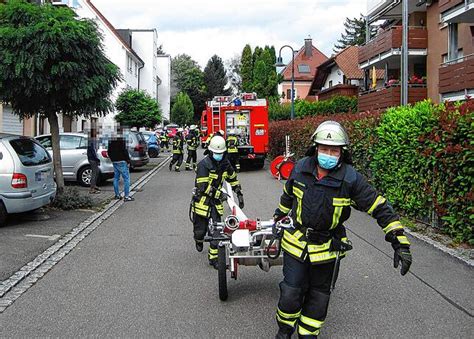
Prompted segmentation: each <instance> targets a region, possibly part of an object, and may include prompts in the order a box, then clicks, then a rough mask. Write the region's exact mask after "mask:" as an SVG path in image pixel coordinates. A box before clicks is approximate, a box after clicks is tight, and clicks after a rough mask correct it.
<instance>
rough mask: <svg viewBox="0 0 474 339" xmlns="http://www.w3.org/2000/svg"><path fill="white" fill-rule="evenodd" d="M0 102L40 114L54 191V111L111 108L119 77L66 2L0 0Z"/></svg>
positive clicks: (90, 28)
mask: <svg viewBox="0 0 474 339" xmlns="http://www.w3.org/2000/svg"><path fill="white" fill-rule="evenodd" d="M0 37H1V39H0V101H3V102H8V103H10V104H11V106H12V108H13V111H14V112H15V114H17V115H19V116H20V118H30V117H33V116H34V115H35V114H40V115H42V116H45V117H46V118H47V119H48V122H49V124H50V126H51V139H52V146H53V158H54V169H55V172H56V183H57V185H58V194H59V195H61V194H62V192H63V190H64V178H63V174H62V167H61V156H60V149H59V123H58V114H63V115H65V116H70V117H72V118H74V117H78V116H85V117H89V116H91V115H92V114H96V115H104V114H106V113H108V112H110V111H111V110H112V109H113V102H112V101H111V100H110V96H111V94H112V91H113V89H114V88H115V87H116V85H117V82H118V81H119V80H120V72H119V69H118V68H117V66H115V65H114V64H113V63H111V62H110V61H109V60H108V59H107V57H106V56H105V54H104V51H103V46H102V43H101V36H100V34H99V31H98V28H97V25H96V24H95V22H94V21H93V20H89V19H77V17H76V15H75V14H74V12H73V11H72V10H71V9H69V8H68V7H55V6H52V5H44V6H37V5H34V4H30V3H27V2H25V1H20V0H11V1H9V2H7V3H6V4H0Z"/></svg>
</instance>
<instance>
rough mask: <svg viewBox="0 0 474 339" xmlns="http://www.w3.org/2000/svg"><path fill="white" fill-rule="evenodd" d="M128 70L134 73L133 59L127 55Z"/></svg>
mask: <svg viewBox="0 0 474 339" xmlns="http://www.w3.org/2000/svg"><path fill="white" fill-rule="evenodd" d="M127 70H128V72H129V73H132V58H131V57H130V55H128V54H127Z"/></svg>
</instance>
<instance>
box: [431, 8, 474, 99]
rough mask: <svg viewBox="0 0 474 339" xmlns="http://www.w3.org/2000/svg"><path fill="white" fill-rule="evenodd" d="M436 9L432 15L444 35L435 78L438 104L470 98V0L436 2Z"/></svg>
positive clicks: (473, 18)
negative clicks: (434, 16)
mask: <svg viewBox="0 0 474 339" xmlns="http://www.w3.org/2000/svg"><path fill="white" fill-rule="evenodd" d="M437 5H438V6H437V7H438V8H437V9H436V13H435V14H437V15H439V16H438V20H439V18H441V23H440V25H441V26H442V27H443V29H444V31H446V32H445V33H444V35H443V38H444V39H443V41H441V43H443V44H444V50H442V52H445V53H442V55H441V59H442V61H441V66H440V67H439V70H438V74H437V75H438V81H439V88H438V91H439V96H440V100H441V101H456V100H463V99H465V98H466V97H467V96H469V97H474V0H439V2H438V3H437ZM437 57H438V58H439V56H438V55H437ZM436 61H439V59H437V60H436V59H435V61H434V63H435V62H436Z"/></svg>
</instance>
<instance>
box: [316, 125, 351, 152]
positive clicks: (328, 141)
mask: <svg viewBox="0 0 474 339" xmlns="http://www.w3.org/2000/svg"><path fill="white" fill-rule="evenodd" d="M311 140H312V141H313V143H314V144H321V145H330V146H348V145H349V137H348V136H347V133H346V131H345V130H344V127H342V126H341V124H339V123H338V122H336V121H331V120H329V121H325V122H323V123H322V124H320V125H319V126H318V128H316V131H315V132H314V133H313V135H312V136H311Z"/></svg>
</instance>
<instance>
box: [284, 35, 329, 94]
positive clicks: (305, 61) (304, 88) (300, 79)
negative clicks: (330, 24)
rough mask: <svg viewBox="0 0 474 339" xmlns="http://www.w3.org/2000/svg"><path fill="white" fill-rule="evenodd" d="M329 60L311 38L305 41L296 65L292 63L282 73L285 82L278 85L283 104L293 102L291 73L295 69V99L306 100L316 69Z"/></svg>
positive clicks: (297, 53) (297, 55) (296, 59)
mask: <svg viewBox="0 0 474 339" xmlns="http://www.w3.org/2000/svg"><path fill="white" fill-rule="evenodd" d="M327 59H328V58H327V56H326V55H324V53H322V52H321V51H320V50H318V49H317V48H316V47H314V46H313V42H312V39H311V38H308V39H305V40H304V45H303V46H302V47H301V48H300V49H299V50H298V51H297V52H296V51H295V55H294V65H293V63H292V62H291V61H290V62H289V63H288V64H287V65H286V66H285V67H284V68H283V69H282V71H281V72H280V74H281V75H282V76H283V81H282V82H281V83H280V84H279V85H278V93H280V97H281V100H280V101H281V102H282V103H285V102H290V101H291V72H292V68H293V67H294V81H295V93H294V98H295V99H298V98H301V99H304V98H306V97H307V96H308V92H309V89H310V87H311V83H312V82H313V79H314V75H315V73H316V68H317V67H318V66H319V65H320V64H322V63H323V62H324V61H326V60H327Z"/></svg>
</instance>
